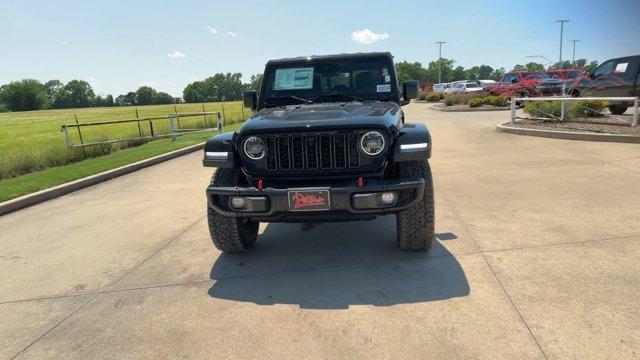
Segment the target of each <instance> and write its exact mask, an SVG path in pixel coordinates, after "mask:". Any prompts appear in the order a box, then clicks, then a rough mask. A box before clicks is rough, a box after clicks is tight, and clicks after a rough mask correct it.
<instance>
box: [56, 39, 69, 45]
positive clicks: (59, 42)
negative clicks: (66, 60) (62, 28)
mask: <svg viewBox="0 0 640 360" xmlns="http://www.w3.org/2000/svg"><path fill="white" fill-rule="evenodd" d="M56 42H57V43H58V44H60V45H62V46H67V45H69V42H68V41H65V40H58V41H56Z"/></svg>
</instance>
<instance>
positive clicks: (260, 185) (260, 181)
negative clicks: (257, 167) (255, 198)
mask: <svg viewBox="0 0 640 360" xmlns="http://www.w3.org/2000/svg"><path fill="white" fill-rule="evenodd" d="M258 191H262V179H258Z"/></svg>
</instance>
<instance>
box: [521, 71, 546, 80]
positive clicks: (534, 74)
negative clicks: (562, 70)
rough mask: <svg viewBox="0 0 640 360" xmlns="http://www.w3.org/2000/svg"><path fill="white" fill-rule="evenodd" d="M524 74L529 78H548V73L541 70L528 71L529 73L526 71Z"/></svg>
mask: <svg viewBox="0 0 640 360" xmlns="http://www.w3.org/2000/svg"><path fill="white" fill-rule="evenodd" d="M525 76H527V77H528V78H530V79H549V75H547V73H543V72H530V73H526V74H525Z"/></svg>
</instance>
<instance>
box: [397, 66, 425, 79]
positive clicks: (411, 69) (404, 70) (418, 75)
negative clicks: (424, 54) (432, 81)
mask: <svg viewBox="0 0 640 360" xmlns="http://www.w3.org/2000/svg"><path fill="white" fill-rule="evenodd" d="M396 75H397V77H398V83H399V84H402V83H404V82H405V81H408V80H418V81H419V82H420V83H421V84H424V83H425V82H426V79H427V69H425V68H423V67H422V64H421V63H419V62H413V63H410V62H407V61H401V62H399V63H396Z"/></svg>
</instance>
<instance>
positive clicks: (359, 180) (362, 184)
mask: <svg viewBox="0 0 640 360" xmlns="http://www.w3.org/2000/svg"><path fill="white" fill-rule="evenodd" d="M358 187H364V179H363V178H362V176H360V177H358Z"/></svg>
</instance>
